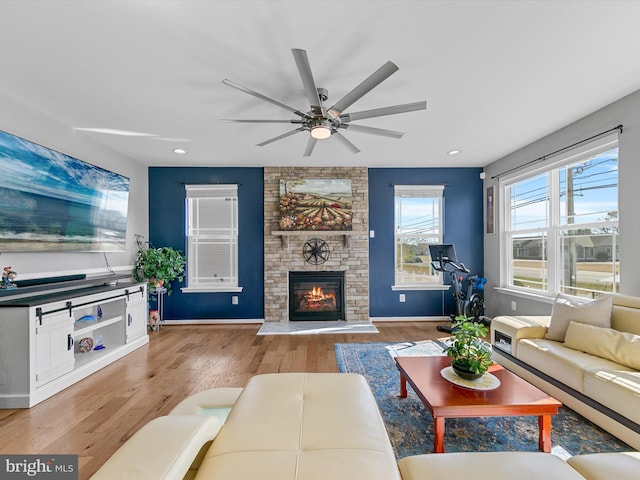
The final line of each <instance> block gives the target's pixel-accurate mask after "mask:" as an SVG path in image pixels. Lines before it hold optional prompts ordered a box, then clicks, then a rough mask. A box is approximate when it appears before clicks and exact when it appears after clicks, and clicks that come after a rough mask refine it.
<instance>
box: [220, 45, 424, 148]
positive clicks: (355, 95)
mask: <svg viewBox="0 0 640 480" xmlns="http://www.w3.org/2000/svg"><path fill="white" fill-rule="evenodd" d="M291 52H292V53H293V58H294V60H295V62H296V66H297V67H298V72H299V73H300V78H301V79H302V85H303V87H304V91H305V94H306V96H307V99H308V100H309V104H310V110H309V111H307V112H303V111H301V110H299V109H297V108H293V107H290V106H289V105H285V104H284V103H281V102H279V101H277V100H274V99H272V98H269V97H267V96H265V95H262V94H261V93H258V92H256V91H254V90H251V89H249V88H246V87H243V86H242V85H239V84H237V83H234V82H232V81H231V80H227V79H226V78H225V79H224V80H223V81H222V83H223V84H225V85H228V86H229V87H233V88H235V89H237V90H240V91H241V92H244V93H248V94H249V95H253V96H254V97H257V98H259V99H261V100H264V101H265V102H269V103H271V104H273V105H276V106H278V107H280V108H284V109H285V110H287V111H289V112H292V113H294V114H296V115H297V116H298V117H300V118H296V119H293V120H236V119H222V121H223V122H237V123H291V124H295V125H299V127H298V128H296V129H295V130H291V131H290V132H287V133H283V134H282V135H278V136H277V137H274V138H271V139H269V140H265V141H264V142H261V143H258V146H260V147H262V146H264V145H268V144H269V143H272V142H275V141H277V140H281V139H283V138H286V137H288V136H290V135H293V134H295V133H298V132H305V131H306V132H309V133H310V137H309V141H308V142H307V146H306V148H305V150H304V156H305V157H308V156H310V155H311V152H313V148H314V147H315V145H316V142H317V141H318V140H323V139H326V138H329V137H334V138H337V139H338V140H339V141H340V142H341V143H342V144H343V145H345V146H346V147H347V148H349V149H350V150H351V151H352V152H353V153H358V152H359V151H360V150H358V148H357V147H356V146H355V145H354V144H353V143H351V142H350V141H349V140H348V139H347V138H346V137H345V136H343V135H342V134H341V133H340V132H339V130H351V131H354V132H360V133H367V134H371V135H381V136H384V137H391V138H402V136H403V135H404V132H396V131H393V130H385V129H382V128H375V127H366V126H364V125H356V124H353V123H351V122H352V121H353V120H362V119H364V118H373V117H382V116H384V115H395V114H397V113H406V112H413V111H416V110H425V109H426V108H427V102H426V100H423V101H421V102H414V103H406V104H403V105H394V106H391V107H382V108H374V109H372V110H363V111H360V112H354V113H344V111H345V110H346V109H347V108H349V107H350V106H351V105H352V104H353V103H355V102H356V101H358V100H359V99H360V98H362V97H363V96H364V95H366V94H367V93H368V92H370V91H371V90H373V89H374V88H375V87H377V86H378V85H380V84H381V83H382V82H383V81H384V80H386V79H387V78H389V77H390V76H391V75H392V74H393V73H395V72H396V71H397V70H398V67H397V66H396V65H395V64H394V63H393V62H387V63H385V64H384V65H383V66H382V67H380V68H379V69H378V70H376V71H375V72H373V73H372V74H371V75H369V76H368V77H367V78H366V79H365V80H363V81H362V82H361V83H360V84H359V85H358V86H356V87H355V88H354V89H353V90H351V91H350V92H349V93H347V94H346V95H345V96H344V97H342V98H341V99H340V100H338V102H336V103H335V104H334V105H333V106H332V107H330V108H326V107H325V106H324V104H323V102H325V101H326V100H327V98H328V92H327V90H326V89H325V88H318V87H316V83H315V81H314V80H313V74H312V73H311V65H310V64H309V59H308V57H307V52H306V51H305V50H301V49H299V48H294V49H292V50H291Z"/></svg>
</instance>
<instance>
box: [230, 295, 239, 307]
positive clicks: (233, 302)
mask: <svg viewBox="0 0 640 480" xmlns="http://www.w3.org/2000/svg"><path fill="white" fill-rule="evenodd" d="M237 304H238V296H237V295H233V296H232V297H231V305H237Z"/></svg>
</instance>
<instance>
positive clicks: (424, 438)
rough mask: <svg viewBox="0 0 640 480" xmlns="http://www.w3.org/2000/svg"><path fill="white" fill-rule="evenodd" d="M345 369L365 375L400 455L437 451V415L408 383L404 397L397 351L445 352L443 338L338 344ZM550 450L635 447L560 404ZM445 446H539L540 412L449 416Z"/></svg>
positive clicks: (467, 449) (470, 448) (457, 449)
mask: <svg viewBox="0 0 640 480" xmlns="http://www.w3.org/2000/svg"><path fill="white" fill-rule="evenodd" d="M335 350H336V359H337V362H338V369H339V370H340V371H341V372H351V373H359V374H361V375H363V376H364V377H365V378H366V379H367V381H368V382H369V385H370V386H371V389H372V390H373V394H374V396H375V398H376V401H377V402H378V406H379V408H380V411H381V412H382V416H383V418H384V422H385V424H386V427H387V431H388V432H389V437H390V439H391V443H392V445H393V448H394V450H395V453H396V457H397V458H398V459H400V458H403V457H406V456H408V455H417V454H422V453H430V452H431V451H432V450H433V418H432V417H431V415H430V414H429V412H427V410H426V408H425V407H424V405H423V404H422V402H421V401H420V399H419V398H418V397H417V396H416V394H415V393H414V392H413V390H412V389H411V386H410V385H408V386H407V387H408V388H407V389H408V391H409V392H408V397H407V398H400V397H399V396H398V395H399V392H400V377H399V373H398V369H397V368H396V366H395V363H394V361H393V358H392V357H393V356H394V355H401V356H417V355H442V343H441V342H432V341H425V342H403V343H396V344H389V343H336V344H335ZM551 441H552V445H553V447H552V453H553V454H554V455H557V456H559V457H561V458H568V457H570V456H572V455H578V454H584V453H599V452H616V451H630V450H633V449H632V448H631V447H629V446H628V445H626V444H625V443H623V442H621V441H620V440H618V439H616V438H615V437H613V436H611V435H609V434H608V433H607V432H605V431H604V430H602V429H601V428H599V427H598V426H596V425H594V424H592V423H591V422H589V421H588V420H586V419H585V418H584V417H582V416H580V415H578V414H577V413H575V412H574V411H573V410H571V409H569V408H567V407H562V408H561V409H560V413H559V414H558V415H554V416H553V419H552V433H551ZM444 444H445V450H446V451H447V452H475V451H537V450H538V418H537V417H492V418H488V417H479V418H450V419H449V418H448V419H447V420H446V429H445V438H444Z"/></svg>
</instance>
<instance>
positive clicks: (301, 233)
mask: <svg viewBox="0 0 640 480" xmlns="http://www.w3.org/2000/svg"><path fill="white" fill-rule="evenodd" d="M357 233H358V232H354V231H352V230H274V231H272V232H271V235H274V236H276V237H280V241H281V242H282V248H289V237H307V238H319V237H342V243H343V245H344V247H345V248H348V247H349V244H350V239H351V235H356V234H357Z"/></svg>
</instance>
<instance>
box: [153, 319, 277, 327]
mask: <svg viewBox="0 0 640 480" xmlns="http://www.w3.org/2000/svg"><path fill="white" fill-rule="evenodd" d="M263 323H264V318H212V319H193V320H189V319H187V320H163V321H162V324H163V325H238V324H263Z"/></svg>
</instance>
